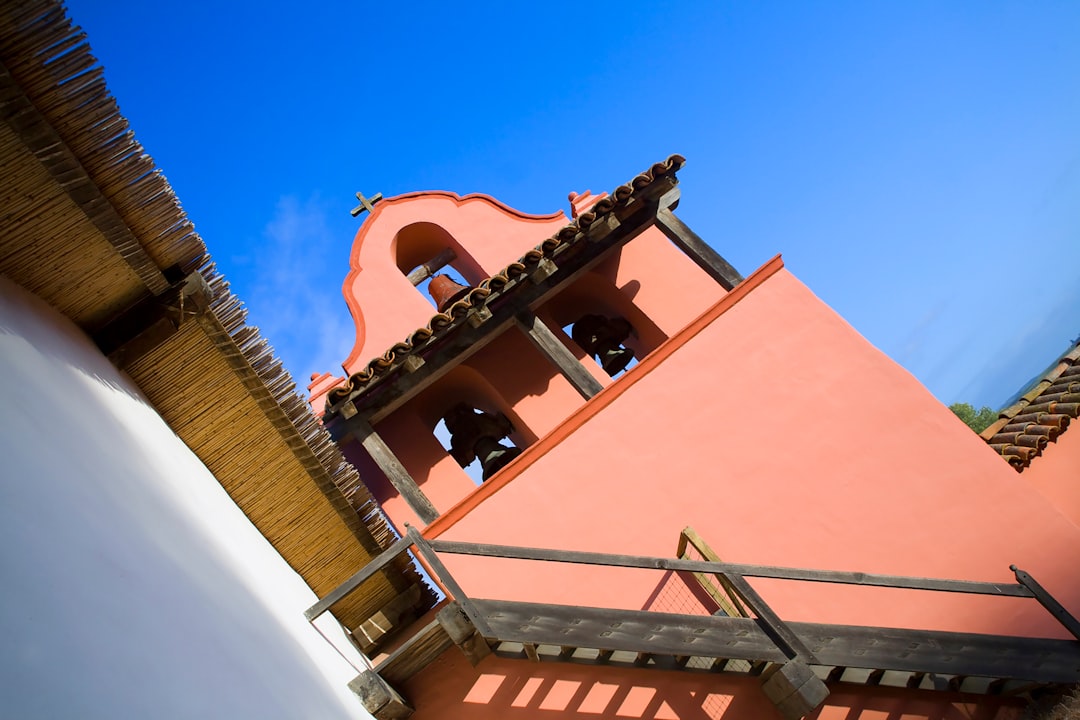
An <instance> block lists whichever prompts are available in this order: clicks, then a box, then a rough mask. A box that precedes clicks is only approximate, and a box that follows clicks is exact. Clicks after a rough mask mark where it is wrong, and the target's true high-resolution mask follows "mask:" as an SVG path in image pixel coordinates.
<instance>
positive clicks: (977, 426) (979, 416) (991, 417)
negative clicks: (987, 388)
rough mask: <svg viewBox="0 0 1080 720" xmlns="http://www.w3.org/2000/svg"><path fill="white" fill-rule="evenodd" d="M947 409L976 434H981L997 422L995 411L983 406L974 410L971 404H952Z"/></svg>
mask: <svg viewBox="0 0 1080 720" xmlns="http://www.w3.org/2000/svg"><path fill="white" fill-rule="evenodd" d="M949 409H950V410H952V411H953V413H954V414H955V415H956V417H958V418H960V419H961V420H963V421H964V423H966V424H967V426H968V427H969V428H971V429H972V430H974V431H975V432H977V433H981V432H982V431H983V430H985V429H986V428H988V427H990V424H991V423H992V422H994V421H995V420H997V417H998V414H997V411H996V410H993V409H991V408H988V407H987V406H985V405H983V406H982V407H981V408H979V409H978V410H976V409H975V408H974V407H973V406H972V405H971V403H953V404H952V405H950V406H949Z"/></svg>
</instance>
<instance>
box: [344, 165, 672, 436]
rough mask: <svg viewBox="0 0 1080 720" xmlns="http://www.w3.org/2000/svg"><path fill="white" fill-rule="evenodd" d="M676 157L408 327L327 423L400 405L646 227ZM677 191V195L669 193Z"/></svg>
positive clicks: (347, 391)
mask: <svg viewBox="0 0 1080 720" xmlns="http://www.w3.org/2000/svg"><path fill="white" fill-rule="evenodd" d="M685 162H686V160H685V158H683V157H682V156H681V155H671V156H670V157H668V158H667V159H666V160H664V161H663V162H658V163H655V164H654V165H652V166H651V167H650V168H648V169H647V170H646V171H645V172H643V173H641V174H639V175H637V176H636V177H635V178H634V179H633V180H631V181H630V182H628V183H626V184H624V185H620V186H619V187H617V188H615V190H613V191H612V192H611V193H610V194H608V195H606V196H604V197H603V198H601V199H600V200H599V201H598V202H596V204H595V205H593V206H592V207H591V208H590V209H589V210H588V211H586V212H584V213H581V214H580V215H579V216H578V217H576V218H574V220H573V221H572V222H570V223H569V224H568V225H566V226H565V227H563V228H561V229H560V230H559V231H558V232H557V233H555V234H554V235H553V236H551V237H549V238H547V239H545V240H544V241H543V242H541V243H540V244H539V245H537V246H536V247H535V248H533V249H532V250H530V251H529V252H527V253H525V254H524V255H523V256H521V257H520V258H519V259H518V260H516V261H515V262H512V263H510V264H509V265H507V266H506V267H505V268H503V269H502V270H501V271H500V272H498V273H496V274H494V275H492V276H491V277H489V278H486V279H485V280H482V281H481V282H480V283H478V284H477V286H476V287H474V288H473V289H472V290H470V291H469V292H468V294H466V295H465V296H464V297H463V298H462V299H460V300H458V301H457V302H455V303H454V304H453V305H451V306H450V307H449V308H447V309H446V310H445V311H444V312H439V313H436V314H435V315H434V316H433V317H432V318H431V320H430V321H429V322H428V323H427V325H425V326H423V327H421V328H418V329H417V330H415V331H413V332H411V333H410V334H409V335H408V336H407V337H406V338H405V339H404V340H403V341H401V342H399V343H396V344H395V345H393V346H392V347H390V348H389V349H387V350H386V352H384V353H383V354H382V355H380V356H379V357H376V358H374V359H372V360H371V361H370V362H368V364H367V365H366V366H365V367H364V369H363V370H360V371H359V372H355V373H353V374H352V375H351V376H349V378H348V379H347V380H346V381H345V383H344V384H342V385H339V386H338V387H335V388H333V389H331V390H330V391H329V393H327V400H326V414H325V415H324V417H323V420H324V422H328V423H329V422H330V421H331V420H333V419H334V418H335V417H336V416H338V415H341V416H342V417H345V418H348V417H352V416H354V415H356V414H357V413H360V414H362V415H364V416H365V417H368V418H369V419H372V420H377V419H379V418H380V417H383V416H385V414H386V413H388V412H389V411H390V410H392V409H393V408H395V407H398V406H400V404H401V403H403V402H404V401H405V400H406V399H407V398H408V397H411V396H412V394H415V392H417V391H418V389H419V388H420V387H422V386H424V385H426V384H427V383H429V382H431V381H432V380H433V379H434V377H435V376H437V375H439V374H440V372H441V371H442V370H445V369H449V367H450V366H451V365H452V364H454V363H455V362H456V361H459V360H461V359H463V358H464V357H467V356H468V355H469V354H471V353H473V352H476V351H477V350H478V349H480V348H481V347H483V345H484V344H485V343H486V342H487V341H488V340H490V339H492V338H493V337H495V336H496V335H498V333H499V331H501V330H502V329H504V328H505V327H507V326H509V325H510V324H512V323H513V322H514V318H515V317H516V315H517V314H518V313H520V312H522V311H525V310H527V309H528V308H529V307H530V305H535V304H536V303H537V302H538V301H539V300H540V299H541V298H543V297H545V296H547V295H548V294H550V293H551V292H552V291H554V290H556V289H558V288H561V287H565V286H566V285H567V284H568V283H569V282H571V281H572V280H573V279H575V278H576V277H577V276H578V274H579V273H580V272H582V271H583V269H585V268H586V267H587V266H591V264H593V263H595V262H597V261H598V260H599V258H600V257H601V256H602V255H605V254H606V253H607V251H608V250H610V249H612V248H614V247H618V246H620V245H621V244H623V243H625V242H628V241H629V240H630V239H632V238H633V237H635V236H637V235H638V234H640V233H641V232H642V231H644V230H645V229H646V228H647V227H649V226H650V225H651V224H652V223H653V222H654V221H655V219H656V213H657V211H658V210H659V209H660V208H661V207H671V208H674V207H675V205H676V204H677V202H678V191H677V190H675V188H676V186H677V184H678V178H677V177H676V172H678V170H679V169H681V168H682V166H683V164H684V163H685ZM673 190H674V192H672V191H673Z"/></svg>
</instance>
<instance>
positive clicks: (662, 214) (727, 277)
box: [656, 187, 743, 290]
mask: <svg viewBox="0 0 1080 720" xmlns="http://www.w3.org/2000/svg"><path fill="white" fill-rule="evenodd" d="M678 202H679V188H677V187H675V188H672V189H671V190H669V191H668V192H667V193H665V194H664V196H663V197H662V198H660V208H659V210H657V211H656V226H657V227H658V228H660V231H661V232H663V233H664V234H665V235H667V237H668V240H671V242H673V243H675V245H676V246H677V247H678V248H679V249H680V250H682V251H683V252H684V253H686V255H687V256H688V257H689V258H690V259H691V260H693V261H694V262H695V263H697V265H698V267H700V268H701V269H702V270H704V271H705V272H707V273H708V274H709V276H710V277H711V278H712V279H713V280H715V281H716V282H718V283H720V285H721V287H723V288H724V289H725V290H731V289H733V288H734V287H735V286H736V285H738V284H739V283H741V282H742V281H743V276H742V275H740V274H739V271H738V270H736V269H735V268H734V267H733V266H732V265H731V263H729V262H728V261H727V260H725V259H724V258H723V256H722V255H721V254H720V253H718V252H716V251H715V250H713V249H712V248H711V247H709V245H708V244H707V243H706V242H705V241H704V240H702V239H701V238H700V237H698V235H697V233H695V232H694V231H693V230H691V229H690V228H689V227H687V226H686V223H684V222H683V221H682V220H680V219H679V218H677V217H675V213H674V212H672V208H673V207H674V206H675V205H677V204H678Z"/></svg>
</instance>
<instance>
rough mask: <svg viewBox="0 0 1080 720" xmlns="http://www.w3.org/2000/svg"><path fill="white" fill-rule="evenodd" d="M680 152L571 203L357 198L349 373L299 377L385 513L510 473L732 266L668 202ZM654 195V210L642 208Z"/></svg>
mask: <svg viewBox="0 0 1080 720" xmlns="http://www.w3.org/2000/svg"><path fill="white" fill-rule="evenodd" d="M681 164H682V159H681V158H679V157H677V156H675V157H672V158H670V159H669V160H667V161H666V162H664V163H659V164H657V165H656V166H654V167H653V168H650V170H649V171H648V172H647V173H645V174H643V175H642V176H640V177H639V178H638V179H637V182H638V184H639V187H636V188H635V187H633V186H632V185H627V186H624V187H623V188H620V190H619V191H617V192H619V193H621V194H622V195H623V196H622V197H621V198H620V197H617V196H615V195H612V196H608V195H593V194H591V193H588V192H586V193H583V194H581V195H579V194H577V193H573V194H571V211H570V212H571V216H572V218H568V217H567V216H566V215H565V214H564V213H562V212H557V213H553V214H551V215H547V216H536V215H526V214H524V213H520V212H517V211H515V210H512V209H510V208H508V207H506V206H505V205H502V204H501V203H499V202H497V201H495V200H494V199H492V198H490V197H487V196H484V195H470V196H467V197H458V196H457V195H454V194H452V193H443V192H428V193H413V194H409V195H403V196H400V197H396V198H389V199H385V200H381V201H379V202H377V203H375V204H374V205H372V206H371V215H370V217H369V218H368V219H367V220H366V222H365V223H364V225H363V226H362V227H361V229H360V231H359V232H358V233H357V237H356V241H355V243H354V245H353V249H352V253H351V255H350V271H349V274H348V277H347V279H346V281H345V286H344V293H345V298H346V301H347V303H348V306H349V310H350V312H351V313H352V317H353V320H354V322H355V324H356V344H355V346H354V348H353V351H352V352H351V353H350V355H349V357H348V358H347V359H346V360H345V362H344V363H343V367H344V368H345V370H346V372H347V373H348V380H347V381H343V380H342V379H339V378H332V377H330V376H323V377H321V378H316V379H315V382H314V383H313V384H312V387H311V389H312V402H313V404H314V405H315V407H316V409H317V410H325V411H326V415H325V416H324V418H325V420H326V421H327V422H328V423H329V424H330V426H331V427H332V428H333V427H336V428H338V430H337V432H339V433H343V435H342V437H343V439H345V438H346V437H347V438H349V439H348V440H346V441H345V443H344V445H343V448H344V449H345V451H346V453H347V454H348V456H349V458H350V460H352V461H353V462H354V463H356V464H357V466H358V467H359V468H360V470H361V473H362V474H363V475H364V476H365V479H366V482H367V483H368V484H369V486H371V487H372V490H373V492H374V493H375V495H376V497H377V498H378V499H379V500H380V501H381V503H382V504H383V507H384V509H385V510H386V512H387V513H388V514H389V516H390V517H391V519H392V520H394V521H395V522H397V523H398V524H399V525H400V524H401V523H405V522H409V523H412V524H419V525H421V526H423V525H427V524H429V523H430V522H432V521H433V520H434V519H435V518H437V517H439V516H440V515H442V514H443V513H445V512H446V511H448V510H449V509H450V508H452V507H454V506H455V505H457V504H459V503H461V502H463V501H465V500H466V498H467V497H469V496H470V495H471V494H472V493H474V492H475V490H476V489H477V485H478V483H479V482H487V481H489V480H491V479H492V478H493V477H494V476H495V475H498V474H500V473H511V474H512V473H513V467H512V461H513V460H514V459H515V458H517V457H518V456H520V455H521V454H522V453H523V452H524V451H526V450H527V449H528V448H529V447H531V446H532V445H534V444H536V442H537V441H538V440H539V439H540V438H542V437H544V436H546V435H549V434H550V433H551V431H552V430H553V429H554V428H555V427H556V426H558V425H559V424H560V423H562V422H564V421H565V420H566V419H567V418H568V417H570V416H572V415H573V414H574V413H575V412H576V411H577V410H578V409H579V408H580V407H581V406H582V405H583V404H584V403H585V402H586V401H588V400H589V399H590V398H591V397H593V396H594V395H596V394H597V393H598V392H600V391H601V390H603V389H604V388H605V387H607V386H609V385H611V384H612V383H613V382H615V381H616V380H617V379H618V378H619V377H620V376H621V375H622V374H625V373H626V372H627V371H628V370H627V368H628V367H631V366H633V365H634V364H636V363H637V362H639V361H640V360H641V359H643V358H645V357H647V356H648V355H649V354H650V353H651V352H653V351H654V350H655V349H656V348H657V347H659V346H660V345H661V344H663V343H664V342H665V341H666V340H667V339H668V338H669V337H670V336H671V335H673V334H674V333H675V332H677V331H678V330H679V329H680V328H682V327H683V326H684V325H686V323H688V322H689V321H690V320H691V319H692V318H693V317H694V316H695V315H697V314H699V313H700V312H702V311H703V310H704V309H705V308H706V307H708V306H709V305H711V304H712V303H714V302H716V301H717V300H718V299H719V298H720V297H722V296H723V295H724V294H725V293H726V292H727V291H728V290H730V289H731V288H732V287H734V285H735V284H736V283H737V282H739V280H741V277H740V276H739V275H738V273H736V272H735V271H734V269H732V268H731V267H730V266H729V265H728V264H727V263H726V262H725V261H724V260H723V259H722V258H720V257H719V256H718V255H717V254H716V253H715V252H714V251H712V250H711V249H710V248H708V246H706V245H704V243H701V242H700V240H698V239H697V238H696V236H693V234H692V233H690V232H689V231H688V230H687V229H686V228H685V226H682V225H681V223H679V222H678V221H677V219H675V218H674V215H671V213H670V208H671V207H673V206H674V205H675V203H677V200H678V188H677V185H676V182H675V172H676V171H677V170H678V168H679V167H680V166H681ZM598 208H599V209H600V210H602V211H604V212H603V216H602V219H599V218H601V214H600V213H598V212H597V209H598ZM358 209H359V208H358ZM660 210H664V211H666V212H667V214H668V215H667V216H669V217H670V222H669V223H668V224H666V225H665V224H661V223H657V222H646V219H647V218H648V219H649V220H652V218H655V217H660V215H658V213H659V212H660ZM620 218H622V219H620ZM665 233H667V234H665ZM669 236H670V237H673V238H674V239H675V240H676V242H678V243H680V244H681V245H682V246H683V247H684V248H685V249H690V250H691V253H690V254H687V253H686V252H683V251H681V250H680V248H679V247H678V246H677V245H674V244H672V242H671V240H669ZM631 241H632V242H631ZM695 242H696V244H695ZM688 298H693V301H692V302H687V299H688ZM342 383H343V384H342ZM320 404H322V405H323V407H319V405H320ZM345 428H348V429H347V430H346V429H345ZM508 466H509V467H508Z"/></svg>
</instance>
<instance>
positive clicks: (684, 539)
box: [306, 528, 1080, 682]
mask: <svg viewBox="0 0 1080 720" xmlns="http://www.w3.org/2000/svg"><path fill="white" fill-rule="evenodd" d="M689 546H692V547H694V548H695V549H696V550H697V552H699V553H701V555H702V557H703V558H707V559H703V560H695V559H690V558H687V557H679V558H661V557H647V556H636V555H616V554H608V553H595V552H581V551H568V550H550V549H542V548H529V547H514V546H506V545H491V544H482V543H465V542H454V541H445V540H433V541H428V540H426V539H425V538H424V537H423V536H422V535H421V534H420V533H419V532H418V531H417V530H416V529H415V528H409V529H408V531H407V533H406V535H405V536H404V537H403V538H401V539H400V540H398V541H397V542H396V543H395V544H394V545H393V546H392V547H391V548H390V549H389V550H387V551H385V552H384V553H382V554H381V555H380V556H379V557H377V558H376V559H375V560H374V561H373V562H372V563H371V564H370V565H368V566H367V567H365V568H363V569H362V570H360V571H359V572H357V573H356V574H355V575H353V577H351V578H349V580H347V581H346V582H345V583H343V584H342V585H341V586H340V587H338V588H336V589H335V590H334V591H333V592H331V593H330V594H329V595H327V596H326V597H325V598H323V599H321V600H320V601H319V602H318V603H316V604H315V605H313V606H312V607H311V608H310V609H309V610H308V611H307V613H306V617H307V618H308V619H309V620H314V619H315V618H316V617H318V616H319V615H321V614H323V613H324V612H327V611H328V610H330V609H331V607H332V606H333V605H334V604H335V603H337V602H338V601H340V600H341V599H342V598H344V597H346V596H347V595H348V594H349V593H350V592H352V591H354V590H355V589H356V588H357V587H359V586H360V585H361V584H362V583H363V582H364V581H365V580H367V579H368V578H370V577H372V576H373V575H374V574H375V573H377V572H378V571H379V570H380V569H381V568H382V567H384V566H385V565H387V564H388V563H389V562H391V561H392V560H393V558H394V557H396V556H397V555H399V554H401V553H403V552H405V551H406V550H408V549H409V548H410V547H412V548H415V549H416V552H417V553H418V554H419V557H420V559H421V560H422V561H423V562H424V563H425V564H426V565H427V566H428V568H429V569H430V571H431V573H432V575H433V577H435V578H436V579H437V580H438V581H439V582H440V583H441V584H442V586H443V588H444V589H445V590H446V592H447V594H448V596H449V598H451V599H452V600H453V601H454V602H455V603H456V605H457V607H459V608H460V611H461V614H462V615H463V616H464V618H466V619H467V620H468V622H469V623H471V625H472V626H473V627H474V628H475V631H476V633H477V634H478V636H480V637H482V638H485V639H486V640H487V641H489V642H491V643H498V642H515V643H522V645H524V646H526V648H528V647H532V648H533V653H532V655H535V648H536V647H537V646H538V645H540V644H545V645H552V644H554V645H563V646H566V647H572V646H576V647H587V648H595V649H597V650H599V651H600V652H601V657H604V653H605V652H606V653H607V657H610V654H611V652H612V651H636V652H638V653H639V654H650V653H651V654H667V655H670V656H673V657H682V658H685V657H687V656H694V657H699V656H700V657H712V658H718V659H719V658H724V659H745V660H750V661H753V662H759V663H760V662H781V663H784V662H788V661H798V662H801V663H805V664H807V665H819V666H833V667H838V668H841V669H842V668H843V667H847V666H850V667H860V668H871V669H878V670H880V671H885V670H896V671H906V672H911V673H913V674H914V675H919V676H921V675H922V674H925V673H927V672H936V673H947V674H951V675H973V676H975V675H977V676H983V677H999V678H1016V679H1023V680H1030V681H1035V682H1077V681H1080V643H1078V642H1076V641H1073V640H1049V639H1041V638H1016V637H1007V636H997V635H978V634H971V633H949V632H939V631H922V630H903V629H896V628H873V627H852V626H838V625H822V624H813V623H788V622H785V621H784V620H782V619H781V618H780V617H779V616H778V615H777V614H776V613H775V612H774V611H773V609H772V608H770V607H769V605H768V604H767V603H766V602H765V600H764V599H763V598H762V597H761V596H760V595H759V594H758V592H757V591H756V590H755V589H754V588H753V587H752V586H751V585H750V583H749V581H748V578H772V579H777V580H795V581H801V582H821V583H839V584H845V585H860V586H874V587H889V588H901V589H911V590H925V591H934V592H949V593H967V594H976V595H987V596H996V597H1012V598H1028V599H1034V600H1036V601H1038V602H1039V603H1040V604H1041V605H1042V606H1043V607H1044V608H1046V609H1047V610H1048V611H1049V612H1050V613H1051V614H1052V615H1053V616H1054V617H1055V618H1056V619H1057V620H1058V622H1060V623H1061V625H1062V626H1063V627H1065V628H1066V629H1067V630H1068V631H1069V632H1070V633H1071V634H1072V635H1073V636H1074V637H1075V638H1077V639H1078V640H1080V623H1078V622H1077V620H1076V619H1075V618H1074V617H1072V615H1070V614H1069V613H1068V612H1067V611H1066V610H1065V608H1064V607H1062V606H1061V605H1060V604H1059V603H1058V602H1057V601H1056V600H1055V599H1054V598H1053V597H1052V596H1051V595H1050V594H1049V593H1048V592H1046V590H1045V589H1043V588H1042V586H1040V585H1039V584H1038V583H1037V582H1035V580H1034V579H1032V578H1031V576H1030V575H1029V574H1027V573H1026V572H1024V571H1022V570H1019V569H1018V568H1016V567H1015V566H1013V567H1012V570H1013V571H1014V573H1015V578H1016V582H1015V583H999V582H975V581H970V580H945V579H937V578H919V577H903V576H896V575H879V574H872V573H861V572H842V571H832V570H808V569H798V568H787V567H776V566H767V565H748V564H740V563H727V562H722V561H720V560H719V559H718V557H717V556H716V554H715V553H714V552H713V551H712V550H711V549H710V548H709V547H708V545H707V544H706V543H704V541H702V540H701V538H700V537H699V536H697V533H695V532H693V529H692V528H687V529H686V530H684V531H683V534H682V535H681V538H680V541H679V548H678V549H679V555H685V554H686V552H687V548H688V547H689ZM441 555H470V556H479V557H491V558H506V559H516V560H524V561H537V562H556V563H571V564H586V565H594V566H603V567H624V568H641V569H653V570H670V571H677V572H688V573H692V574H694V575H695V576H700V577H703V578H716V579H717V581H718V583H719V586H718V587H717V586H713V590H714V593H715V594H713V597H714V599H716V600H717V602H720V601H721V600H722V601H723V602H724V603H725V604H726V605H727V606H728V607H730V610H728V608H725V612H727V613H728V615H729V616H728V617H721V616H694V615H676V614H670V613H657V612H651V611H631V610H616V609H599V608H579V607H573V606H564V605H552V604H538V603H522V602H512V601H503V600H481V599H474V598H471V597H469V596H468V595H467V594H466V593H465V591H464V590H463V589H462V588H461V586H460V585H459V584H458V583H457V581H456V580H455V579H454V578H453V576H452V575H451V574H450V572H449V571H448V570H447V568H446V566H445V565H444V564H443V561H442V559H441V557H440V556H441ZM714 558H715V559H714ZM710 585H711V583H710ZM711 594H712V593H711ZM721 607H724V605H721ZM616 618H617V621H616ZM615 628H618V629H615ZM635 628H647V629H648V632H638V630H635ZM635 633H636V634H635ZM733 638H738V641H737V642H735V641H733ZM459 644H460V643H459ZM684 662H685V660H684ZM914 675H913V676H914Z"/></svg>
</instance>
